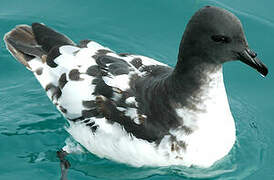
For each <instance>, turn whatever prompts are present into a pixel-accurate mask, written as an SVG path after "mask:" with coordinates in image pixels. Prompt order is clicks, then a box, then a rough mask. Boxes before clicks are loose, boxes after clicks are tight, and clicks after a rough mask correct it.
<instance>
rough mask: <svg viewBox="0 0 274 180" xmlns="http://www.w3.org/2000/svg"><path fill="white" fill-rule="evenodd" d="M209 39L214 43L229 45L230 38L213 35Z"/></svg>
mask: <svg viewBox="0 0 274 180" xmlns="http://www.w3.org/2000/svg"><path fill="white" fill-rule="evenodd" d="M211 39H212V40H213V41H215V42H221V43H230V42H231V38H230V37H227V36H223V35H213V36H211Z"/></svg>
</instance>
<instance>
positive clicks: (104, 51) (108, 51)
mask: <svg viewBox="0 0 274 180" xmlns="http://www.w3.org/2000/svg"><path fill="white" fill-rule="evenodd" d="M107 53H112V51H110V50H107V49H99V50H98V51H97V52H96V55H106V54H107Z"/></svg>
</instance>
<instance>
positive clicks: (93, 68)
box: [86, 65, 102, 77]
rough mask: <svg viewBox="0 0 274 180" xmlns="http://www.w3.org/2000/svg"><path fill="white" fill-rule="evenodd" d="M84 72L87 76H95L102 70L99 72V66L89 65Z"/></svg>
mask: <svg viewBox="0 0 274 180" xmlns="http://www.w3.org/2000/svg"><path fill="white" fill-rule="evenodd" d="M86 74H88V75H89V76H94V77H97V76H100V75H101V74H102V72H101V70H100V67H99V66H97V65H93V66H90V67H89V68H88V69H87V72H86Z"/></svg>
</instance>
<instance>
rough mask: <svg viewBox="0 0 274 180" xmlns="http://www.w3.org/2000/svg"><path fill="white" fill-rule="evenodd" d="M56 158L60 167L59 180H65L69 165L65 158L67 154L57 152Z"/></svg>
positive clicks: (61, 151) (62, 151)
mask: <svg viewBox="0 0 274 180" xmlns="http://www.w3.org/2000/svg"><path fill="white" fill-rule="evenodd" d="M56 153H57V157H58V158H59V160H60V167H61V180H67V179H68V178H67V174H68V169H69V168H70V163H69V161H68V160H66V159H65V157H66V156H67V155H68V153H67V152H66V151H64V150H62V149H61V150H60V151H57V152H56Z"/></svg>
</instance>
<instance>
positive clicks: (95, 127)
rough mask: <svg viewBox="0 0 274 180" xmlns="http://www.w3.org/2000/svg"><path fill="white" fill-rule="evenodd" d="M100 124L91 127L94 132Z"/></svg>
mask: <svg viewBox="0 0 274 180" xmlns="http://www.w3.org/2000/svg"><path fill="white" fill-rule="evenodd" d="M98 127H99V126H98V125H96V126H92V127H91V131H92V132H93V133H95V132H96V130H97V129H98Z"/></svg>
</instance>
